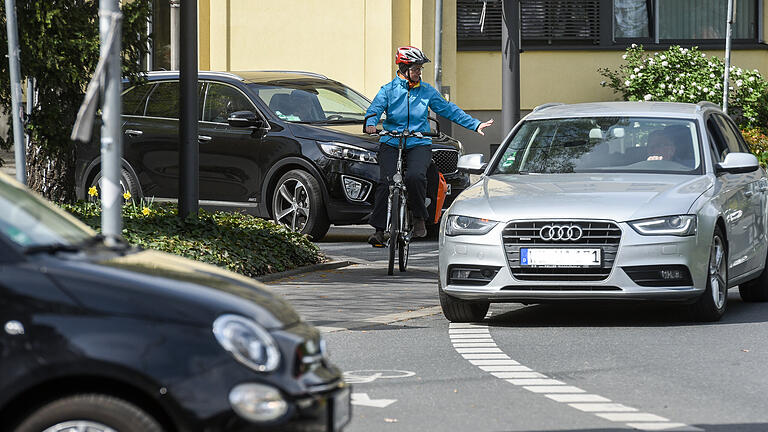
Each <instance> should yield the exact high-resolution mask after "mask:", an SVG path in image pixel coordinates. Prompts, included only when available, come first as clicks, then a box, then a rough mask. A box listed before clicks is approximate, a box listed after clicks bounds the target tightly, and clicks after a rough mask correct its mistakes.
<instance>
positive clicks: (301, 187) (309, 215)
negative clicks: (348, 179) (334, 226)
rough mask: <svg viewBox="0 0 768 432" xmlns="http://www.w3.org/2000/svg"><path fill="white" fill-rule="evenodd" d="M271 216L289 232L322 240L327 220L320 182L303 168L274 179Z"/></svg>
mask: <svg viewBox="0 0 768 432" xmlns="http://www.w3.org/2000/svg"><path fill="white" fill-rule="evenodd" d="M272 218H273V219H274V220H275V222H277V223H278V224H280V225H283V226H285V227H287V228H288V229H290V230H291V231H296V232H300V233H302V234H307V235H309V236H310V237H312V239H313V240H320V239H322V238H323V237H324V236H325V234H326V233H327V232H328V228H329V227H330V223H329V222H328V214H327V213H326V212H325V205H324V203H323V193H322V191H321V190H320V183H318V181H317V179H315V177H314V176H312V175H311V174H309V173H308V172H306V171H302V170H292V171H288V172H287V173H285V174H284V175H283V176H282V177H280V180H278V182H277V186H276V187H275V190H274V192H273V193H272Z"/></svg>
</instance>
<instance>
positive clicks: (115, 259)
mask: <svg viewBox="0 0 768 432" xmlns="http://www.w3.org/2000/svg"><path fill="white" fill-rule="evenodd" d="M0 275H2V277H0V318H1V319H2V323H0V325H2V331H0V430H1V431H14V432H41V431H45V432H65V431H66V432H70V431H88V432H108V431H119V432H159V431H168V432H170V431H179V432H181V431H207V432H214V431H277V430H279V431H338V430H341V429H342V428H343V427H344V425H345V424H346V423H347V422H348V420H349V415H350V388H349V386H348V385H347V384H346V383H345V382H344V381H343V379H342V376H341V372H340V371H339V369H337V368H336V367H334V366H333V365H331V364H330V362H329V360H328V357H327V354H326V349H325V342H324V341H323V339H322V337H321V336H320V334H319V332H318V331H317V330H316V329H315V328H313V327H312V326H310V325H308V324H306V323H305V322H303V321H302V320H301V319H300V317H299V316H298V315H297V314H296V312H295V311H294V309H293V308H292V307H291V306H290V305H289V304H287V303H286V302H285V301H284V300H282V299H281V298H280V297H279V296H277V295H275V294H273V293H272V292H271V291H270V290H269V289H268V288H267V287H265V286H263V285H261V284H259V283H256V282H254V281H252V280H250V279H247V278H245V277H242V276H239V275H237V274H234V273H231V272H228V271H225V270H222V269H219V268H218V267H215V266H211V265H206V264H201V263H198V262H195V261H191V260H187V259H184V258H180V257H177V256H173V255H169V254H164V253H160V252H155V251H148V250H140V249H137V248H134V247H130V246H127V245H122V246H117V247H106V246H105V245H104V242H103V241H102V240H101V239H100V237H99V236H96V235H95V233H94V232H93V231H91V230H90V229H89V228H87V227H86V226H85V225H83V224H81V223H80V222H78V221H77V220H75V219H74V218H72V217H71V216H69V215H67V214H66V213H64V212H63V211H61V210H59V209H57V208H55V207H54V206H51V205H49V204H48V203H47V202H45V201H44V200H42V199H40V198H38V197H36V196H34V195H32V194H31V193H29V192H28V191H27V190H26V189H25V188H24V187H23V186H21V185H20V184H19V183H17V182H15V181H14V180H12V179H10V178H9V177H7V176H4V175H2V174H0Z"/></svg>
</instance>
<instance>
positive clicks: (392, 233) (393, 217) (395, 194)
mask: <svg viewBox="0 0 768 432" xmlns="http://www.w3.org/2000/svg"><path fill="white" fill-rule="evenodd" d="M399 244H400V189H397V188H395V189H392V203H391V205H390V207H389V265H388V266H387V274H388V275H390V276H391V275H392V273H394V271H395V250H396V249H397V248H398V245H399Z"/></svg>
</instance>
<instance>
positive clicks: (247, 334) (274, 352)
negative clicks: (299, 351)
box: [213, 314, 280, 372]
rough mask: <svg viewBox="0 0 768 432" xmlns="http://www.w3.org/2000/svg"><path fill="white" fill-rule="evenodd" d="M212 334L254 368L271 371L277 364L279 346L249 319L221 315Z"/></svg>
mask: <svg viewBox="0 0 768 432" xmlns="http://www.w3.org/2000/svg"><path fill="white" fill-rule="evenodd" d="M213 334H214V335H215V336H216V340H217V341H219V344H221V346H222V347H223V348H224V349H225V350H227V351H229V352H230V353H232V355H233V356H234V357H235V359H237V361H239V362H240V363H242V364H244V365H246V366H248V367H249V368H251V369H253V370H255V371H257V372H271V371H273V370H275V369H277V367H278V365H280V350H279V349H278V348H277V344H276V343H275V340H274V339H273V338H272V336H271V335H270V334H269V333H268V332H267V331H266V330H264V329H263V328H262V327H261V326H260V325H258V324H256V323H255V322H254V321H253V320H251V319H248V318H245V317H242V316H240V315H232V314H226V315H222V316H220V317H218V318H216V320H215V321H214V322H213Z"/></svg>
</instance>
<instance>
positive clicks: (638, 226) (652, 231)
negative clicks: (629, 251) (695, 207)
mask: <svg viewBox="0 0 768 432" xmlns="http://www.w3.org/2000/svg"><path fill="white" fill-rule="evenodd" d="M629 226H631V227H632V229H634V230H635V231H637V232H638V233H640V234H642V235H673V236H681V237H682V236H691V235H694V234H696V215H680V216H664V217H658V218H651V219H641V220H636V221H632V222H629Z"/></svg>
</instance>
